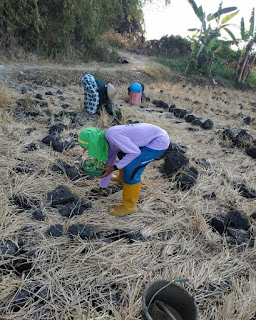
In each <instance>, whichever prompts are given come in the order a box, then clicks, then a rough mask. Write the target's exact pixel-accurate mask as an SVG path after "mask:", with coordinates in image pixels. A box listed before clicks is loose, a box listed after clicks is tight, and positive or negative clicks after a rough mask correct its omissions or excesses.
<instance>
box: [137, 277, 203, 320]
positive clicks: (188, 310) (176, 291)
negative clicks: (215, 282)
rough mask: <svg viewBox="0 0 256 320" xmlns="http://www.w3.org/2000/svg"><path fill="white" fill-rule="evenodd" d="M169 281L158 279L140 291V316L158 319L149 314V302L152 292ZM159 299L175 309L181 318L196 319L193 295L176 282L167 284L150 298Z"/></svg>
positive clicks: (147, 319)
mask: <svg viewBox="0 0 256 320" xmlns="http://www.w3.org/2000/svg"><path fill="white" fill-rule="evenodd" d="M168 283H169V281H166V280H158V281H155V282H152V283H151V284H150V285H148V286H147V287H146V288H145V290H144V291H143V293H142V316H143V319H144V320H158V319H153V318H152V317H151V316H150V314H149V310H148V307H149V303H150V301H151V299H152V297H153V296H154V294H155V293H156V292H157V291H158V290H160V289H161V288H163V287H164V286H166V285H167V284H168ZM154 301H161V302H163V303H165V304H167V305H169V306H170V307H172V308H173V309H175V310H176V311H177V312H178V313H179V314H180V316H181V317H182V320H197V319H198V311H197V307H196V305H195V302H194V299H193V297H192V296H191V295H190V294H189V293H188V292H187V291H186V290H185V289H184V288H183V287H181V286H180V285H178V284H176V283H172V284H170V285H168V286H167V287H166V288H164V289H163V290H161V291H160V292H159V293H158V294H157V295H156V296H155V297H154V299H153V300H152V303H154Z"/></svg>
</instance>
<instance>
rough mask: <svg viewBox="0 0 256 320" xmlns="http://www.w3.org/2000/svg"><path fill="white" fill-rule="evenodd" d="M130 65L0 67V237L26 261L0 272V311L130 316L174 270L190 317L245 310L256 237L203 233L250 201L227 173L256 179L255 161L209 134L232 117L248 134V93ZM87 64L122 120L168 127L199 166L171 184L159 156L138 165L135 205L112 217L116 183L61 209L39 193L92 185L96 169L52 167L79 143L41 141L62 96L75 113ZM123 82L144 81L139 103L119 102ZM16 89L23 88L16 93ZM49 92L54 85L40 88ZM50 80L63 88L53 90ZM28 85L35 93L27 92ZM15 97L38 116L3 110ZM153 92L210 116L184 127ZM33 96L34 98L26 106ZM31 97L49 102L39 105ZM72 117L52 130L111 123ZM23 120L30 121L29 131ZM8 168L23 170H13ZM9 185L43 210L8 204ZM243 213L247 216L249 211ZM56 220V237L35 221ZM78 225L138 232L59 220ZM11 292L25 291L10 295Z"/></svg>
mask: <svg viewBox="0 0 256 320" xmlns="http://www.w3.org/2000/svg"><path fill="white" fill-rule="evenodd" d="M141 68H142V69H138V68H134V66H133V65H132V66H131V65H129V64H127V65H121V66H120V65H119V66H118V67H117V68H116V69H115V66H104V65H97V64H96V65H93V67H92V66H90V65H89V66H83V67H79V68H77V69H76V70H65V67H64V66H63V69H61V68H59V67H58V69H56V68H55V69H52V68H47V69H44V70H40V69H36V68H35V69H32V70H24V69H23V70H22V72H21V70H13V71H10V72H6V73H5V74H2V83H5V85H7V87H9V88H8V90H9V93H8V97H11V103H9V106H8V107H6V101H5V103H2V107H1V110H0V112H1V120H0V121H1V129H0V133H1V151H0V154H1V158H0V161H1V166H0V179H1V200H0V201H1V203H0V210H1V218H0V227H1V236H0V237H1V239H0V240H1V241H3V242H6V241H7V240H12V241H14V242H15V243H16V244H17V245H21V246H22V250H23V251H22V252H21V253H20V256H19V258H20V257H23V258H25V260H27V261H28V262H31V263H32V264H31V265H30V267H31V268H30V269H29V272H25V273H23V274H17V273H15V272H14V270H7V271H6V270H2V271H1V281H0V289H1V290H0V318H1V319H8V320H14V319H19V320H21V319H22V320H25V319H29V320H32V319H33V320H37V319H40V320H43V319H47V320H49V319H61V320H64V319H65V320H66V319H67V320H71V319H75V320H78V319H116V320H125V319H127V320H128V319H129V320H132V319H140V318H141V294H142V291H143V289H144V288H145V286H146V285H147V284H149V283H150V282H152V281H154V280H158V279H167V280H168V279H172V278H182V277H187V278H189V281H188V282H187V283H185V284H184V287H185V288H186V289H187V290H188V291H189V292H190V293H191V294H192V295H193V296H194V298H195V300H196V303H197V305H198V309H199V314H200V319H201V320H210V319H211V320H249V319H255V318H253V315H254V314H255V312H256V309H255V305H256V273H255V266H256V263H255V258H256V250H255V245H254V246H251V247H249V246H248V245H247V246H245V247H243V249H242V250H239V249H238V247H239V246H238V245H235V244H233V245H231V244H230V243H229V241H228V239H227V237H226V236H222V235H220V234H219V233H217V232H214V231H213V230H212V228H211V226H210V224H209V222H210V220H211V219H212V218H213V217H215V216H216V215H218V214H226V213H227V212H228V211H229V210H231V209H233V210H238V211H240V212H242V213H243V214H244V215H246V216H247V217H250V216H251V215H252V213H253V212H255V211H256V209H255V199H247V198H245V197H243V196H242V195H241V194H240V193H239V192H238V190H237V189H235V188H234V187H232V185H231V183H230V181H237V182H239V183H244V184H245V185H246V186H247V187H248V188H252V189H253V188H255V181H256V170H255V160H254V159H253V158H251V157H249V156H248V155H246V153H245V152H244V150H243V149H239V148H234V147H232V146H231V145H230V144H229V143H228V142H226V141H223V140H222V139H221V136H220V134H219V133H218V131H219V128H221V127H226V126H231V127H236V128H242V129H245V130H247V131H248V132H249V133H250V134H251V135H253V136H254V138H255V137H256V122H255V120H254V121H253V122H251V124H250V125H245V124H244V123H243V118H242V117H241V114H240V115H239V113H240V112H242V113H243V115H244V117H245V116H251V117H252V118H253V117H254V116H255V108H256V106H255V99H254V96H255V94H254V93H252V92H241V91H235V90H232V89H230V88H223V87H215V88H212V87H211V86H208V85H207V84H205V83H202V84H199V83H198V82H197V81H195V80H194V81H193V82H189V81H188V80H186V79H182V77H181V76H179V75H176V74H174V73H172V72H169V71H167V70H166V69H165V68H162V67H160V66H156V65H153V64H152V63H150V62H149V63H148V65H146V66H144V67H141ZM74 69H75V68H74ZM88 72H91V73H94V74H96V75H97V76H98V77H100V78H101V79H102V80H104V81H106V82H108V81H111V82H112V83H113V84H114V85H115V86H116V87H117V88H118V94H117V98H116V100H115V102H116V103H117V104H118V105H119V106H120V108H121V110H122V112H123V114H124V118H123V123H125V122H126V121H127V120H129V119H130V120H132V121H140V122H148V123H152V124H156V125H159V126H160V127H162V128H164V129H165V130H166V131H167V132H168V133H169V136H170V139H171V142H173V143H177V144H179V145H180V146H183V147H184V148H185V149H186V156H187V157H188V158H189V159H190V165H192V166H194V167H195V168H196V169H197V170H198V171H199V177H198V180H197V182H196V185H195V186H194V187H192V188H191V189H190V190H188V191H179V190H177V188H176V186H175V182H174V181H173V180H172V179H167V178H166V177H164V176H163V174H162V173H161V170H159V169H160V168H161V167H162V166H163V164H164V159H161V160H158V161H155V162H154V163H153V164H151V166H149V167H147V168H146V170H145V172H144V175H143V180H142V191H141V195H140V199H139V204H138V209H137V212H136V213H133V214H131V215H128V216H126V217H123V218H117V217H113V216H110V215H109V214H108V208H109V207H112V206H115V205H118V204H120V203H121V201H122V191H119V192H117V193H115V194H110V195H109V196H108V197H104V198H99V199H97V200H92V208H90V209H88V210H86V211H84V213H83V214H82V215H78V216H74V217H72V218H66V217H62V216H61V215H60V214H59V213H58V211H57V210H56V209H54V208H52V207H50V206H49V203H48V201H47V192H50V191H52V190H54V189H55V188H56V187H57V186H59V185H65V186H66V187H68V188H69V190H70V191H71V192H72V193H73V194H75V195H76V196H79V197H81V198H83V199H84V200H85V201H87V200H88V194H89V192H90V190H91V189H92V188H97V186H98V182H99V181H98V180H96V179H95V180H90V179H87V178H86V177H83V178H80V179H78V180H75V181H71V180H70V179H69V178H68V177H67V176H66V175H65V174H60V173H58V172H54V171H53V170H52V166H53V164H54V163H55V162H56V160H57V159H62V160H63V161H65V162H67V163H68V164H70V165H71V166H76V167H77V168H78V167H79V165H78V161H79V159H80V157H81V149H80V147H79V146H75V148H73V149H70V150H65V151H63V152H62V153H59V152H57V151H54V150H53V149H52V148H51V146H48V145H46V144H43V143H42V141H41V140H42V139H43V138H44V137H45V136H46V135H47V134H48V131H49V127H50V126H51V125H53V124H55V123H56V117H54V114H59V112H61V111H63V108H62V107H61V105H63V104H68V105H69V107H68V109H67V110H68V111H75V112H83V111H82V99H83V97H82V93H83V90H82V85H81V82H80V79H81V76H82V75H83V74H84V73H88ZM134 80H137V81H143V82H144V83H145V88H146V89H145V94H146V96H147V97H150V99H151V101H148V102H146V101H144V103H143V104H142V105H143V106H144V108H140V107H137V106H131V105H130V104H128V103H127V102H126V101H125V100H126V98H127V87H128V85H129V84H130V83H131V82H132V81H134ZM63 85H64V86H63ZM22 88H26V90H23V92H25V91H26V92H25V93H23V94H22V93H21V90H22ZM49 90H50V91H52V93H53V95H51V96H50V95H45V92H47V91H49ZM58 90H61V91H62V94H57V91H58ZM38 93H39V94H42V97H43V100H38V99H35V95H36V94H38ZM61 96H62V97H63V98H61ZM2 97H3V94H2ZM18 99H24V100H25V104H24V106H25V108H27V109H28V110H31V108H32V109H33V110H39V111H40V114H39V115H38V116H36V117H29V116H28V117H23V118H22V117H20V116H19V117H18V116H17V113H15V112H14V110H15V106H16V104H17V102H16V101H17V100H18ZM154 99H161V100H163V101H165V102H167V103H168V104H169V105H171V104H175V105H176V107H178V108H184V109H186V110H187V111H188V112H189V113H193V114H194V115H196V116H198V117H201V118H202V119H204V120H206V119H209V118H210V119H211V120H212V121H214V123H215V125H214V128H213V129H211V130H203V129H201V128H198V127H196V129H197V130H196V131H191V128H192V125H191V124H190V123H187V122H186V121H184V120H183V119H177V118H175V117H174V115H173V114H172V113H170V112H168V110H164V109H161V108H157V107H156V106H155V105H153V104H152V100H154ZM7 100H8V99H7ZM32 100H33V101H34V100H35V101H37V102H36V103H35V105H34V106H33V107H31V105H32ZM42 101H44V102H47V103H48V106H46V107H43V108H42V107H40V106H39V104H40V103H41V102H42ZM7 104H8V103H7ZM241 105H242V108H243V109H241ZM42 109H48V110H49V111H50V113H51V115H50V116H48V115H47V114H43V113H42ZM83 119H84V120H83V121H84V123H82V124H80V125H79V124H72V123H71V122H70V119H69V118H68V117H62V118H61V122H62V123H63V124H65V125H67V129H66V130H64V132H63V133H62V138H63V139H65V138H66V137H67V138H68V137H70V134H74V133H78V132H79V131H80V130H81V128H83V127H88V126H96V127H100V129H105V128H108V127H109V126H111V125H113V124H114V123H113V121H112V119H111V117H108V116H106V115H104V116H101V117H98V118H89V117H86V116H85V117H84V118H83ZM31 128H32V131H31V130H28V129H31ZM29 131H30V133H29V134H28V132H29ZM30 143H35V145H36V147H37V149H36V150H34V151H30V152H24V150H25V149H24V148H25V147H26V146H27V145H28V144H30ZM202 158H204V159H206V160H207V162H208V163H209V164H210V167H209V168H208V169H205V168H204V167H202V166H201V165H199V164H197V163H196V161H195V160H196V159H202ZM17 166H21V167H23V168H24V167H25V168H26V169H28V170H25V171H24V170H23V171H22V172H20V170H17ZM17 171H18V172H17ZM111 185H113V183H111ZM211 192H215V194H216V199H214V200H207V199H204V198H203V197H202V196H203V195H205V194H210V193H211ZM16 194H19V195H23V196H24V197H27V198H37V199H39V202H40V208H41V209H42V211H43V213H44V214H45V216H46V220H45V221H37V220H35V219H34V218H33V217H32V214H31V210H26V209H22V208H20V207H19V206H17V205H15V204H13V203H12V202H11V201H10V199H11V198H12V197H13V195H16ZM250 219H251V218H250ZM251 222H252V224H254V226H255V220H254V221H253V220H252V219H251ZM56 223H59V224H62V225H63V226H64V235H63V236H62V237H59V238H53V237H49V236H46V235H45V231H46V230H47V229H48V228H49V226H51V225H53V224H56ZM77 223H84V224H86V225H90V226H93V227H94V228H95V231H96V232H97V234H98V235H100V234H103V235H107V234H109V233H111V232H112V231H113V230H122V231H123V230H124V231H127V230H132V231H134V232H135V233H138V234H140V236H141V239H139V238H138V239H137V241H134V242H132V243H131V241H128V240H127V239H125V238H122V237H120V238H119V239H118V240H116V241H108V242H106V241H103V238H104V237H103V238H101V237H100V236H98V237H97V238H93V239H91V240H82V239H80V238H76V239H70V237H68V236H67V229H68V227H69V226H70V225H73V224H77ZM24 227H26V228H25V229H24ZM252 232H253V230H252ZM252 236H253V235H252ZM240 247H241V246H240ZM11 259H13V257H10V258H9V260H8V259H7V260H6V258H4V256H3V255H2V256H1V266H2V267H3V266H6V265H7V264H8V263H9V262H10V263H11ZM10 269H11V268H10ZM20 292H22V293H24V295H25V297H24V299H23V298H20V300H19V301H17V296H18V297H19V294H20Z"/></svg>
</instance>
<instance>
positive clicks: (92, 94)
mask: <svg viewBox="0 0 256 320" xmlns="http://www.w3.org/2000/svg"><path fill="white" fill-rule="evenodd" d="M82 83H83V87H84V108H85V110H86V112H88V113H89V114H95V113H96V112H97V111H98V109H100V110H101V109H102V107H103V106H108V104H109V103H111V101H112V100H113V99H114V97H115V95H116V93H117V90H116V89H115V87H114V86H113V85H112V84H111V83H108V84H107V85H106V84H105V83H104V82H103V81H101V80H100V79H98V78H96V77H95V76H92V75H91V74H86V75H84V76H83V77H82Z"/></svg>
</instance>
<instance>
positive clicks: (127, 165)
mask: <svg viewBox="0 0 256 320" xmlns="http://www.w3.org/2000/svg"><path fill="white" fill-rule="evenodd" d="M78 143H79V144H80V146H82V147H83V148H84V149H87V150H88V155H89V156H90V157H93V158H96V159H100V160H103V161H107V163H106V165H107V167H106V168H102V169H103V170H104V171H105V173H104V174H103V175H102V176H101V177H100V178H101V182H100V188H101V191H103V189H104V188H106V187H107V185H108V183H109V181H110V179H111V176H112V173H113V172H114V171H116V170H119V178H118V179H115V180H122V185H123V203H122V205H120V206H118V207H115V208H112V209H110V210H109V213H110V214H112V215H116V216H125V215H127V214H129V213H132V212H134V211H136V204H137V201H138V198H139V194H140V189H141V175H142V173H143V171H144V170H145V167H146V166H147V165H149V164H150V163H151V162H152V161H153V160H155V159H156V158H158V157H159V156H160V155H161V154H162V153H163V152H165V151H166V149H167V148H168V146H169V144H170V139H169V136H168V134H167V132H166V131H165V130H163V129H161V128H159V127H157V126H155V125H152V124H148V123H136V124H129V125H117V126H113V127H111V128H109V129H107V130H104V131H99V130H98V129H97V128H87V129H84V130H82V131H81V132H80V134H79V137H78ZM120 152H122V153H123V157H122V159H121V160H119V161H116V160H117V156H118V153H120Z"/></svg>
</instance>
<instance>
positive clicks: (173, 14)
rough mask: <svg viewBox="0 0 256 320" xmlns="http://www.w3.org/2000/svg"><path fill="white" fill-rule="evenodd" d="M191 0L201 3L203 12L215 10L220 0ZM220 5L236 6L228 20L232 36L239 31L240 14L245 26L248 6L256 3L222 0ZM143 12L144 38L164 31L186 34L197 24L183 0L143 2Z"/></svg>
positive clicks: (157, 35)
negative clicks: (234, 15)
mask: <svg viewBox="0 0 256 320" xmlns="http://www.w3.org/2000/svg"><path fill="white" fill-rule="evenodd" d="M195 2H196V4H197V6H198V7H199V6H200V5H202V7H203V10H204V11H205V12H206V15H207V14H209V13H214V12H216V11H217V10H218V7H219V3H220V0H195ZM222 7H223V8H226V7H237V8H238V10H240V12H239V14H238V15H237V16H236V17H234V18H233V19H231V20H230V23H232V24H236V25H237V26H232V27H231V26H230V27H229V28H230V30H231V31H232V32H233V33H234V35H235V36H236V37H239V35H240V32H239V30H240V22H241V18H242V17H244V21H245V29H246V30H248V29H249V25H250V24H249V19H250V16H251V12H252V8H253V7H256V0H223V6H222ZM143 13H144V21H145V29H146V40H152V39H157V40H158V39H160V38H161V37H163V36H164V35H168V36H170V35H180V36H182V37H183V38H186V37H187V36H188V35H192V32H189V31H187V30H188V29H191V28H200V21H199V19H198V17H197V16H196V15H195V13H194V11H193V9H192V7H191V5H190V4H189V3H188V1H187V0H171V4H170V5H168V6H167V7H165V6H164V0H157V1H155V2H154V3H153V4H147V5H145V6H144V8H143ZM255 14H256V9H255ZM223 16H224V15H223ZM223 16H222V17H223ZM255 25H256V17H255Z"/></svg>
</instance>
